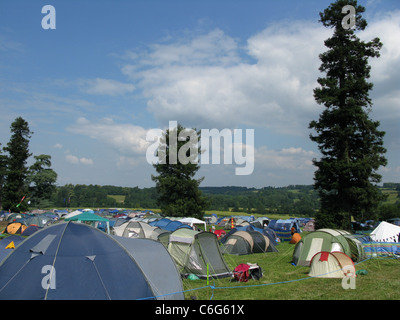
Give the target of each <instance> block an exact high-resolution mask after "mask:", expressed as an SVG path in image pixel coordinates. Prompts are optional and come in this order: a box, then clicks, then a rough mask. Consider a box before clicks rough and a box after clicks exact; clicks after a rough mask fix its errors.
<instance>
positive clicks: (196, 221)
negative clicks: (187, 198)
mask: <svg viewBox="0 0 400 320" xmlns="http://www.w3.org/2000/svg"><path fill="white" fill-rule="evenodd" d="M178 221H180V222H182V223H184V224H187V225H189V226H190V227H191V228H193V226H195V225H196V224H201V225H202V226H204V230H207V225H206V222H205V221H203V220H200V219H196V218H183V219H179V220H178Z"/></svg>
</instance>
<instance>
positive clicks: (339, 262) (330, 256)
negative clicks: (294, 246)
mask: <svg viewBox="0 0 400 320" xmlns="http://www.w3.org/2000/svg"><path fill="white" fill-rule="evenodd" d="M310 267H311V268H310V272H309V274H308V275H309V276H310V277H318V278H344V277H345V276H352V277H355V276H356V268H355V266H354V262H353V260H351V258H350V257H349V256H348V255H346V254H344V253H343V252H338V251H335V252H328V251H322V252H318V253H316V254H315V255H314V256H313V258H312V259H311V264H310ZM350 274H351V275H350Z"/></svg>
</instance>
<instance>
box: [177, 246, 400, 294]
mask: <svg viewBox="0 0 400 320" xmlns="http://www.w3.org/2000/svg"><path fill="white" fill-rule="evenodd" d="M277 248H278V250H279V252H268V253H257V254H251V255H245V256H235V255H224V258H225V260H226V262H227V263H228V265H229V267H231V269H234V268H235V267H236V266H237V265H238V264H240V263H247V262H249V263H257V264H258V265H259V266H260V267H261V268H262V270H263V277H262V278H261V279H260V280H249V281H248V282H246V283H242V282H241V283H239V282H235V281H231V279H230V278H225V279H210V280H209V284H208V285H207V280H188V279H184V280H183V284H184V290H185V298H186V299H199V300H210V299H212V300H398V299H400V292H399V288H400V279H399V277H398V273H399V269H400V260H399V259H395V258H386V259H383V258H379V259H378V258H375V259H369V260H365V261H362V262H360V263H358V264H356V270H357V271H358V270H366V271H367V274H365V275H357V277H356V280H355V289H344V288H343V287H342V280H341V279H322V278H311V277H308V275H307V274H308V272H309V269H310V268H309V267H300V266H293V265H292V264H291V259H292V253H293V249H294V245H293V244H289V243H287V242H283V243H280V244H279V245H278V246H277Z"/></svg>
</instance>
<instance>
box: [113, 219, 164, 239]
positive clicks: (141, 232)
mask: <svg viewBox="0 0 400 320" xmlns="http://www.w3.org/2000/svg"><path fill="white" fill-rule="evenodd" d="M113 231H114V234H115V235H117V236H120V237H125V238H141V239H152V240H158V237H159V235H161V234H162V233H165V232H168V231H166V230H163V229H161V228H159V227H153V226H151V225H149V224H148V223H145V222H142V221H135V220H129V221H127V222H126V223H124V224H122V225H120V226H118V227H114V229H113Z"/></svg>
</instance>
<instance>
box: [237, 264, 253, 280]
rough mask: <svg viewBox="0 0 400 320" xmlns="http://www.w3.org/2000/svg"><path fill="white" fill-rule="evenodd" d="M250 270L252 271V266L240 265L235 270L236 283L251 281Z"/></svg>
mask: <svg viewBox="0 0 400 320" xmlns="http://www.w3.org/2000/svg"><path fill="white" fill-rule="evenodd" d="M249 269H250V266H249V265H248V264H247V263H241V264H239V265H238V266H237V267H236V268H235V269H234V270H233V278H234V279H235V280H236V281H239V282H247V281H249V279H250V272H249Z"/></svg>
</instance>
